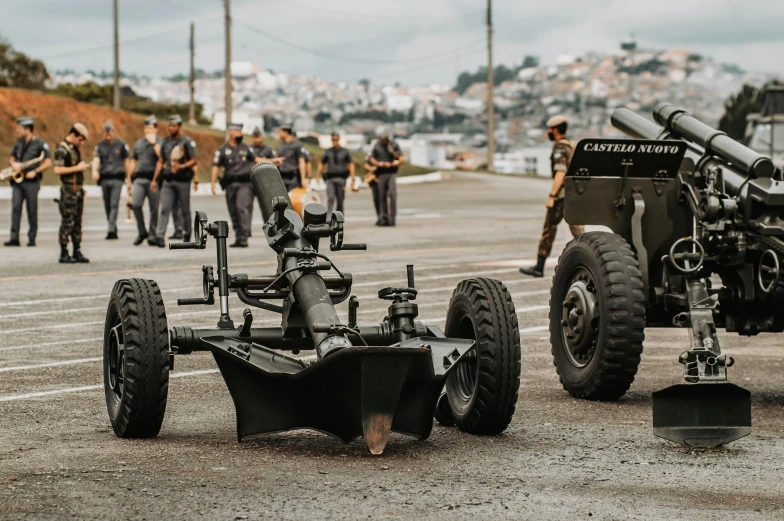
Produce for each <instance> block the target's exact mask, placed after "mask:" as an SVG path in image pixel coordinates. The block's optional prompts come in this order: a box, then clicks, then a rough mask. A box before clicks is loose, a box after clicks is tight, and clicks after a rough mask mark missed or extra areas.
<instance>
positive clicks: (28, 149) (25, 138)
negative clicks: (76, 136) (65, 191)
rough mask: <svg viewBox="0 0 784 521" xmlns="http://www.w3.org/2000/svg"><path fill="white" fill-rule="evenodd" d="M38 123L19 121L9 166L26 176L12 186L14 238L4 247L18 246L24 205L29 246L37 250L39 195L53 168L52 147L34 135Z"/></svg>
mask: <svg viewBox="0 0 784 521" xmlns="http://www.w3.org/2000/svg"><path fill="white" fill-rule="evenodd" d="M34 132H35V121H34V120H33V118H32V117H31V116H25V117H21V118H17V120H16V135H17V136H18V137H19V139H17V140H16V143H15V144H14V148H13V149H12V150H11V157H10V160H9V163H10V165H11V168H13V169H14V171H16V172H21V173H22V174H24V177H23V178H22V182H21V183H16V182H11V236H10V237H9V239H8V241H7V242H4V243H3V245H4V246H19V245H20V243H19V228H20V227H21V225H22V205H23V204H26V205H27V226H28V229H27V245H28V246H35V237H36V234H37V233H38V191H39V190H40V188H41V177H42V176H43V172H44V170H46V169H47V168H49V167H50V166H51V165H52V154H51V152H50V151H49V144H48V143H46V142H45V141H44V140H43V139H41V138H39V137H37V136H36V135H35V133H34ZM38 158H42V159H41V161H38V162H33V163H32V164H30V165H28V166H26V167H22V164H24V163H26V162H29V161H33V160H35V159H38Z"/></svg>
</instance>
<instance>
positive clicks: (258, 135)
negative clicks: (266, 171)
mask: <svg viewBox="0 0 784 521" xmlns="http://www.w3.org/2000/svg"><path fill="white" fill-rule="evenodd" d="M250 149H251V150H252V151H253V154H254V155H255V156H256V157H257V158H261V159H262V160H264V159H272V158H273V157H275V151H274V150H272V148H270V147H269V146H267V145H265V144H264V134H262V132H261V129H260V128H259V127H256V128H254V129H253V134H251V147H250Z"/></svg>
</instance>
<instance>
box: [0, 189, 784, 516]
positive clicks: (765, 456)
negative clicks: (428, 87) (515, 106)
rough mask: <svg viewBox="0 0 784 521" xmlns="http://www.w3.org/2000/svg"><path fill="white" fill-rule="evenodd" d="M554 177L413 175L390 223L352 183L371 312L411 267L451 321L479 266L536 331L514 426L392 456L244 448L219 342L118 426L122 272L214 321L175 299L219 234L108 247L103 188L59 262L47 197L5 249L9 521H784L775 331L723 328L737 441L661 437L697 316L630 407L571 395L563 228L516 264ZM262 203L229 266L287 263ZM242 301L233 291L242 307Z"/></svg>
mask: <svg viewBox="0 0 784 521" xmlns="http://www.w3.org/2000/svg"><path fill="white" fill-rule="evenodd" d="M548 188H549V183H548V182H547V181H546V180H541V179H529V178H510V177H504V176H482V175H475V174H449V175H447V176H446V178H445V179H444V180H443V181H442V182H439V183H432V184H421V185H408V186H401V187H400V188H399V191H398V198H399V207H400V208H399V217H398V222H397V224H398V225H397V226H396V227H394V228H377V227H375V226H374V221H375V215H374V214H373V210H372V203H371V201H370V193H369V192H368V191H363V192H360V193H359V194H350V195H349V197H348V199H347V212H346V214H347V215H346V218H347V222H346V242H367V243H368V250H367V252H342V253H336V254H334V255H333V261H335V262H336V264H337V265H338V266H339V267H340V268H341V269H342V270H344V271H348V272H351V273H352V274H353V275H354V281H355V284H354V294H355V295H358V296H359V298H360V303H361V307H360V308H359V318H360V321H361V322H378V321H380V320H381V319H382V318H383V316H384V314H385V311H386V307H387V305H388V304H387V303H384V302H382V301H379V300H378V299H377V296H376V293H377V291H378V289H380V288H382V287H385V286H399V285H401V284H403V283H405V280H406V272H405V266H406V264H409V263H412V264H414V265H415V266H416V281H417V287H418V289H419V290H420V294H419V297H418V299H417V302H418V303H419V307H420V318H421V319H423V320H424V321H426V322H429V323H434V324H436V325H440V326H443V322H444V317H445V314H446V308H447V304H448V302H449V298H450V295H451V293H452V290H453V289H454V287H455V286H456V285H457V283H458V282H459V281H460V280H462V279H464V278H470V277H474V276H485V277H492V278H496V279H498V280H501V281H503V282H504V283H505V284H506V285H507V287H508V288H509V290H510V292H511V294H512V297H513V299H514V302H515V306H516V310H517V315H518V320H519V323H520V328H521V331H520V334H521V343H522V379H521V380H522V381H521V389H520V399H519V402H518V405H517V411H516V413H515V416H514V419H513V421H512V424H511V425H510V427H509V428H508V429H507V431H506V432H504V433H503V434H502V435H499V436H493V437H481V436H471V435H468V434H465V433H462V432H460V431H459V430H458V429H457V428H454V427H452V428H446V427H441V426H439V425H436V426H435V427H434V429H433V433H432V434H431V436H430V438H429V439H427V440H425V441H417V440H415V439H412V438H408V437H405V436H401V435H395V434H393V435H392V438H391V441H390V443H389V444H388V445H387V448H386V451H385V452H384V454H383V455H381V456H372V455H371V454H370V453H369V451H368V450H367V448H366V447H365V445H364V443H363V442H362V441H361V440H357V441H355V442H352V443H349V444H343V443H342V442H340V441H336V440H335V439H333V438H330V437H328V436H326V435H323V434H320V433H317V432H309V431H296V432H286V433H280V434H271V435H264V436H259V437H256V438H253V439H250V440H246V441H242V442H238V441H237V436H236V424H235V414H234V408H233V405H232V401H231V398H230V396H229V393H228V391H227V389H226V386H225V384H224V382H223V380H222V378H221V376H220V373H218V372H217V369H216V365H215V363H214V361H213V359H212V357H211V356H210V355H209V354H207V353H196V354H193V355H189V356H182V357H178V358H177V362H176V367H175V371H174V372H173V373H172V380H171V382H170V386H169V401H168V406H167V410H166V417H165V420H164V424H163V428H162V430H161V433H160V435H159V436H158V437H157V438H156V439H152V440H123V439H118V438H116V437H115V436H114V434H113V433H112V430H111V427H110V425H109V420H108V417H107V414H106V403H105V398H104V392H103V386H102V373H101V362H100V360H101V358H100V357H101V346H102V332H103V321H104V316H105V313H106V305H107V302H108V296H109V292H110V290H111V288H112V286H113V284H114V282H115V281H116V280H117V279H119V278H128V277H143V278H150V279H155V280H156V281H157V282H158V284H159V285H160V287H161V289H162V292H163V296H164V300H165V304H166V308H167V316H168V321H169V325H170V326H173V325H192V326H208V325H209V326H211V325H214V324H215V322H216V321H217V319H218V311H217V309H216V308H215V307H212V308H205V307H195V308H194V307H185V308H183V307H177V305H176V299H177V298H182V297H195V296H199V295H200V293H201V265H202V264H204V263H207V264H214V263H215V258H214V255H215V252H214V248H212V247H208V249H206V250H185V251H169V250H168V249H165V250H164V249H159V248H151V247H149V246H147V245H146V244H144V245H142V246H138V247H134V246H133V245H132V244H131V241H132V240H133V238H134V237H135V225H133V224H126V223H123V222H121V224H120V229H119V234H120V239H119V240H117V241H111V242H109V241H105V240H104V235H105V233H106V227H105V219H104V215H103V208H102V203H101V201H100V200H99V199H88V200H87V207H86V215H85V219H84V221H85V238H84V242H83V248H82V249H83V251H84V253H85V255H87V256H88V257H89V258H90V260H91V262H90V263H89V264H80V265H61V264H58V263H57V257H58V254H59V248H58V245H57V227H58V224H59V215H58V214H57V208H56V206H55V205H54V204H46V201H41V203H40V204H39V207H40V213H41V214H40V221H41V231H40V234H39V237H38V246H37V247H36V248H25V247H24V246H23V247H21V248H14V249H10V248H5V249H0V519H63V518H66V519H71V518H73V519H173V520H179V519H183V520H191V519H389V518H395V519H600V520H605V519H607V520H610V519H646V520H647V519H689V520H693V519H732V520H746V519H749V520H757V519H782V518H784V485H783V483H784V470H783V469H782V462H784V439H783V438H782V436H781V433H782V432H783V431H784V375H783V374H782V369H784V367H782V364H784V362H782V358H784V342H782V338H781V337H776V336H774V335H760V336H759V337H756V338H751V339H749V338H741V337H738V336H735V335H731V334H727V333H723V332H722V333H721V336H720V338H721V340H722V347H723V349H724V350H725V351H726V352H728V353H729V354H730V355H732V356H735V358H736V360H737V362H736V364H735V366H734V367H732V368H731V369H730V370H729V371H730V380H731V381H732V382H734V383H737V384H739V385H743V386H744V387H746V388H748V389H750V390H751V392H752V401H753V425H754V430H753V433H752V434H751V435H750V436H748V437H746V438H743V439H741V440H738V441H736V442H734V443H732V444H730V445H728V446H727V447H726V448H721V449H715V450H694V449H688V448H684V447H681V446H678V445H674V444H671V443H669V442H666V441H663V440H660V439H657V438H655V437H654V436H653V434H652V431H651V393H652V392H653V391H655V390H657V389H661V388H663V387H666V386H669V385H672V384H675V383H679V382H680V381H681V379H682V378H681V375H682V368H681V366H680V365H679V364H678V363H677V358H678V354H679V353H680V352H681V351H683V350H684V349H685V347H686V345H687V341H688V335H687V333H686V331H685V330H654V329H649V330H648V331H647V332H646V341H645V344H644V353H643V358H642V364H641V366H640V371H639V373H638V376H637V379H636V380H635V382H634V384H633V386H632V388H631V390H630V392H629V393H628V394H627V395H626V396H625V397H624V398H623V399H621V400H619V401H617V402H613V403H599V402H588V401H580V400H574V399H572V398H571V397H569V396H568V395H567V394H566V392H565V391H564V390H563V389H562V388H561V386H560V384H559V382H558V378H557V376H556V374H555V370H554V368H553V364H552V357H551V355H550V343H549V337H548V331H547V315H548V308H549V306H548V300H549V286H550V277H551V276H552V267H553V266H554V265H555V262H556V259H557V253H558V251H560V249H561V248H562V247H563V246H564V244H565V243H566V241H567V240H568V239H569V232H568V228H566V226H565V225H562V227H561V229H560V230H559V237H558V242H557V244H556V251H554V253H553V257H552V258H551V259H550V262H549V263H548V269H547V272H546V276H545V278H544V279H530V278H526V277H524V276H522V275H520V274H519V273H518V272H517V267H518V266H520V265H523V264H526V263H529V264H530V263H532V262H533V260H534V257H535V251H536V244H537V241H538V236H539V231H540V229H541V222H542V220H543V217H544V207H543V202H544V200H545V198H546V194H547V191H548ZM192 207H194V208H195V209H204V210H206V211H207V214H208V216H209V218H210V219H211V220H217V219H227V218H228V214H227V211H226V208H225V203H224V201H223V199H222V198H219V197H199V198H194V199H193V201H192ZM9 217H10V206H9V201H0V229H2V230H5V229H7V227H8V222H9ZM256 218H257V221H255V222H254V226H253V232H254V236H253V237H252V238H251V247H250V248H248V249H244V250H237V249H232V250H230V252H229V266H230V268H231V270H232V272H235V273H236V272H247V273H249V274H251V275H269V274H272V273H274V270H275V266H276V260H275V256H274V254H273V252H272V251H271V250H270V249H269V248H268V247H267V246H266V243H265V241H263V239H262V237H261V235H262V230H261V222H260V220H258V219H260V215H259V212H258V207H257V210H256ZM121 221H122V218H121ZM25 232H26V223H25V224H23V230H22V234H23V235H24V233H25ZM244 307H245V306H244V305H243V304H241V303H240V302H239V301H238V300H236V299H235V298H234V297H232V299H231V309H232V311H233V313H234V314H237V316H239V315H238V314H239V313H240V312H241V310H242V309H243V308H244ZM339 312H340V313H341V314H342V315H345V313H346V307H345V304H344V305H342V306H340V307H339ZM256 316H257V318H256V321H255V322H254V325H257V324H267V325H273V324H275V319H276V316H275V315H273V314H264V313H263V312H262V313H257V315H256ZM278 320H279V317H278Z"/></svg>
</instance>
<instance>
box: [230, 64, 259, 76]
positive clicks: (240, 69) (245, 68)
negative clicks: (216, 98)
mask: <svg viewBox="0 0 784 521" xmlns="http://www.w3.org/2000/svg"><path fill="white" fill-rule="evenodd" d="M258 73H259V66H258V65H256V64H255V63H251V62H231V75H232V77H234V78H248V77H250V76H255V75H256V74H258Z"/></svg>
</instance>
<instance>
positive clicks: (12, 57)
mask: <svg viewBox="0 0 784 521" xmlns="http://www.w3.org/2000/svg"><path fill="white" fill-rule="evenodd" d="M48 79H49V71H47V70H46V65H44V63H43V62H42V61H41V60H34V59H32V58H30V57H29V56H27V55H26V54H24V53H21V52H19V51H16V50H15V49H14V48H13V46H12V45H11V44H10V43H8V42H7V41H5V40H0V87H16V88H19V89H35V90H41V89H44V88H45V85H44V84H45V83H46V80H48Z"/></svg>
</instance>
